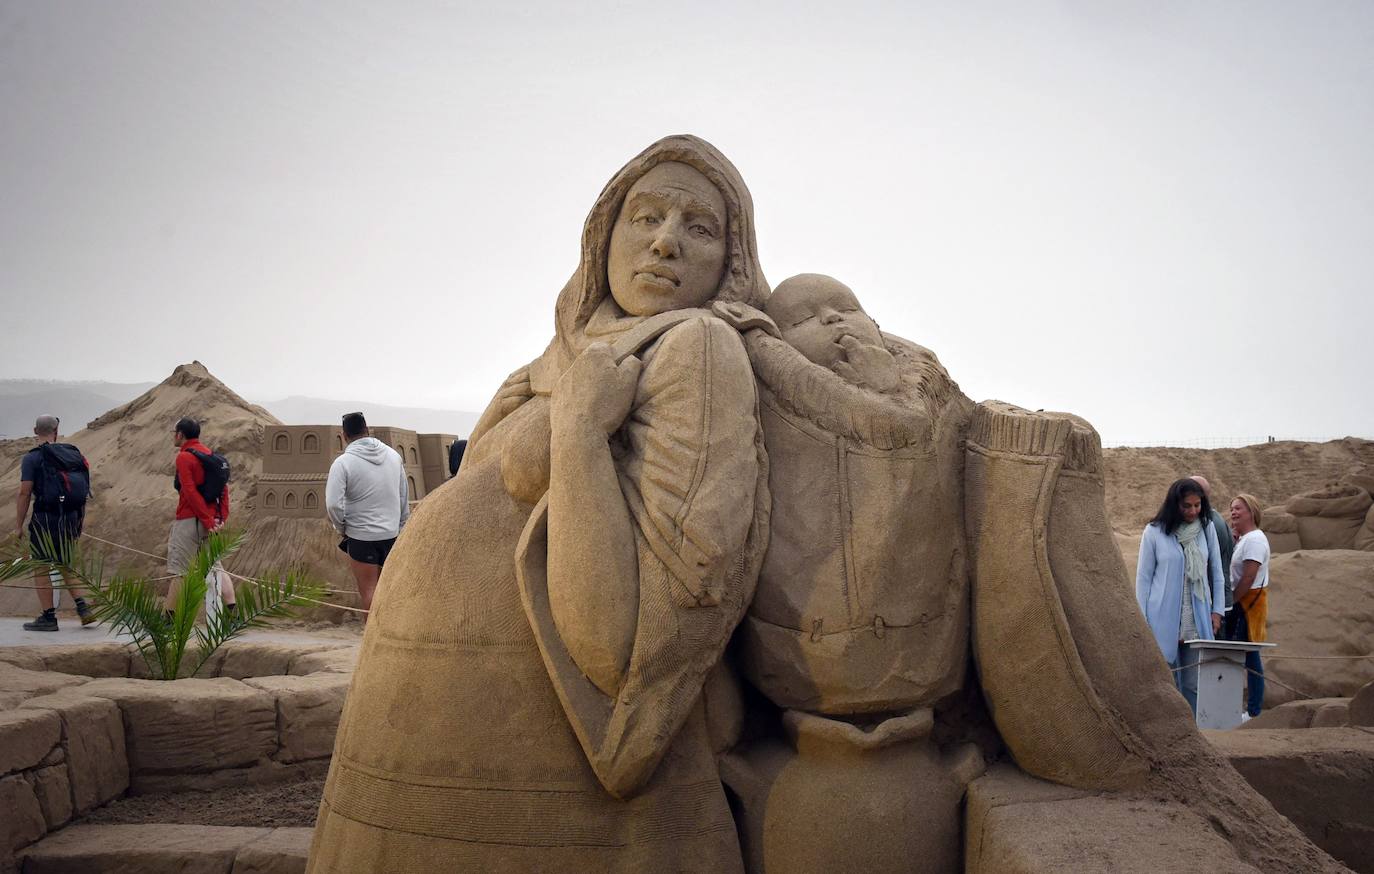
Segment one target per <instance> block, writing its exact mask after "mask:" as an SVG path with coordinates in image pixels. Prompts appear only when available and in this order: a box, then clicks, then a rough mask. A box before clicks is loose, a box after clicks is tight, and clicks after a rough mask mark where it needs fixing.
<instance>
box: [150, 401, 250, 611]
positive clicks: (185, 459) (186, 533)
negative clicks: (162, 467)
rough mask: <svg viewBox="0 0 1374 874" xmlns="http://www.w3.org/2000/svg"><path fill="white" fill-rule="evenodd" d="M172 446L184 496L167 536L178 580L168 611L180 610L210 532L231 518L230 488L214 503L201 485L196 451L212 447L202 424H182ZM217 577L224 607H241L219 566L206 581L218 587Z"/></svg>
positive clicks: (202, 473)
mask: <svg viewBox="0 0 1374 874" xmlns="http://www.w3.org/2000/svg"><path fill="white" fill-rule="evenodd" d="M172 443H174V444H175V445H176V447H177V458H176V470H177V472H176V479H175V481H174V482H175V485H176V487H177V492H178V493H179V495H180V497H179V498H178V499H177V512H176V518H175V519H174V520H173V521H172V531H171V534H169V535H168V537H167V573H169V574H175V575H176V576H177V577H178V579H175V580H172V583H171V585H170V586H168V587H167V600H166V602H165V605H164V606H165V608H166V610H167V611H168V612H171V611H173V610H175V609H176V603H177V593H178V591H179V590H180V589H181V579H180V578H181V577H184V576H185V574H186V569H187V568H188V567H189V566H190V564H191V559H192V558H194V557H195V555H196V553H197V552H199V551H200V547H201V545H202V544H203V543H204V542H205V538H206V537H208V536H209V535H210V532H211V531H216V530H218V529H219V527H220V526H221V525H223V524H224V522H225V520H226V519H228V518H229V486H227V485H226V486H225V487H224V491H223V492H221V493H220V495H219V497H218V498H217V499H216V500H215V501H214V502H213V503H212V502H210V501H207V500H206V499H205V497H204V496H203V495H201V493H200V486H202V485H204V483H205V465H204V464H202V463H201V460H200V459H199V458H197V457H196V456H195V455H194V454H193V452H192V450H194V451H195V452H203V453H205V454H206V455H209V454H210V447H208V446H206V445H205V444H204V443H201V442H200V423H199V422H197V421H196V420H195V419H190V418H183V419H181V420H180V421H178V422H177V424H176V429H175V430H174V431H173V432H172ZM217 574H218V575H221V576H220V577H219V581H220V582H221V586H220V597H221V598H222V599H223V600H224V608H225V609H226V610H230V611H232V610H233V609H234V608H235V607H236V606H237V604H236V602H235V599H234V584H233V582H232V581H230V580H229V579H228V578H227V576H226V575H224V572H223V570H221V569H220V567H219V565H218V564H217V565H215V567H214V568H213V569H212V570H211V574H210V578H209V579H208V580H206V582H207V583H208V584H209V585H210V586H211V587H214V585H215V584H216V575H217Z"/></svg>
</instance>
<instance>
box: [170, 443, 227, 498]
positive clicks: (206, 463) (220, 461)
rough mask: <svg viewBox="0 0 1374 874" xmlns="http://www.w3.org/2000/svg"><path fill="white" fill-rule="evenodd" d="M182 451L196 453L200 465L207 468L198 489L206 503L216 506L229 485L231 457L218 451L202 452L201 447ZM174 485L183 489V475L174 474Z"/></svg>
mask: <svg viewBox="0 0 1374 874" xmlns="http://www.w3.org/2000/svg"><path fill="white" fill-rule="evenodd" d="M182 451H183V452H189V453H191V454H192V455H194V456H195V457H196V458H197V459H199V460H200V466H201V467H203V468H205V480H204V481H203V482H202V483H201V484H200V485H198V486H196V491H198V492H200V496H201V497H202V498H204V499H205V503H207V504H209V505H210V506H211V507H213V506H215V505H216V504H218V503H219V499H220V498H221V497H223V496H224V490H225V489H226V488H228V486H229V459H227V458H225V457H224V456H223V455H220V454H219V453H218V452H201V451H200V450H199V449H183V450H182ZM172 487H173V488H175V489H176V490H177V491H181V477H180V476H179V475H177V474H173V475H172Z"/></svg>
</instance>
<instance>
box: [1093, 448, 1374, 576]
mask: <svg viewBox="0 0 1374 874" xmlns="http://www.w3.org/2000/svg"><path fill="white" fill-rule="evenodd" d="M1103 455H1104V456H1105V459H1106V465H1107V515H1108V517H1109V518H1110V519H1111V521H1112V527H1113V528H1115V529H1116V530H1117V531H1119V532H1121V533H1123V534H1132V535H1138V534H1140V531H1141V529H1142V528H1144V527H1145V523H1146V522H1148V521H1149V520H1150V517H1151V516H1153V515H1154V514H1155V511H1156V510H1158V509H1159V502H1160V501H1162V500H1163V499H1164V493H1165V492H1166V491H1167V490H1168V488H1169V484H1170V483H1171V482H1173V481H1174V480H1176V479H1178V478H1179V477H1184V476H1190V475H1192V474H1201V475H1203V476H1205V477H1207V479H1208V480H1210V481H1211V483H1212V489H1213V492H1214V494H1215V495H1216V497H1217V503H1218V504H1225V503H1229V501H1230V499H1231V497H1232V496H1234V495H1236V494H1238V493H1239V492H1249V493H1250V494H1252V495H1254V496H1255V497H1257V498H1259V499H1260V502H1261V503H1262V504H1263V505H1264V506H1265V507H1272V506H1274V505H1277V504H1282V503H1284V502H1285V501H1287V500H1288V499H1289V498H1290V497H1292V496H1293V495H1297V494H1300V493H1303V492H1309V491H1313V490H1315V489H1320V488H1322V487H1323V486H1325V485H1326V484H1328V483H1331V482H1335V481H1337V480H1340V479H1342V478H1344V477H1346V476H1347V475H1349V474H1351V473H1352V472H1355V471H1358V470H1359V469H1361V468H1366V467H1367V468H1374V441H1371V440H1361V439H1358V438H1355V437H1347V438H1345V439H1344V440H1332V441H1330V442H1327V443H1299V442H1295V441H1291V440H1284V441H1280V442H1277V443H1260V444H1257V445H1255V446H1243V447H1241V448H1239V449H1171V448H1167V447H1158V448H1155V447H1152V448H1145V449H1137V448H1117V449H1106V450H1103ZM1131 566H1132V567H1134V564H1132V565H1131Z"/></svg>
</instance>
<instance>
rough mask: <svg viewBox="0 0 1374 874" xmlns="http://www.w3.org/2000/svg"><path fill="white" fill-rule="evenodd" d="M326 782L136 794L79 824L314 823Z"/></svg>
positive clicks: (269, 824) (231, 824)
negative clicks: (213, 790)
mask: <svg viewBox="0 0 1374 874" xmlns="http://www.w3.org/2000/svg"><path fill="white" fill-rule="evenodd" d="M323 794H324V778H323V777H320V778H317V779H313V780H302V781H301V782H299V783H289V784H283V785H280V786H254V787H244V788H241V789H221V790H219V791H216V792H174V793H171V794H169V795H135V796H131V797H129V798H121V799H119V800H117V801H112V802H110V803H109V804H107V805H105V806H104V807H100V808H96V809H95V810H93V811H91V812H90V813H89V814H87V815H86V816H85V817H83V818H81V819H79V820H77V822H78V823H79V824H81V825H95V824H100V825H125V824H138V823H167V822H170V823H179V824H182V825H225V826H233V825H238V826H257V827H280V826H305V827H313V826H314V825H315V815H316V814H318V813H319V811H320V796H321V795H323Z"/></svg>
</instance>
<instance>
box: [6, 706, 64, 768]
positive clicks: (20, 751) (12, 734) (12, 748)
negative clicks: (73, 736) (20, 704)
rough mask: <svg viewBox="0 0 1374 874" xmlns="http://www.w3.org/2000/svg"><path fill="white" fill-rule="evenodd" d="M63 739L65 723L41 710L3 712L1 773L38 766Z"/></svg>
mask: <svg viewBox="0 0 1374 874" xmlns="http://www.w3.org/2000/svg"><path fill="white" fill-rule="evenodd" d="M61 740H62V721H61V720H60V719H58V718H57V716H56V715H55V714H52V713H44V712H42V711H40V710H6V711H0V774H8V773H9V772H11V771H22V770H24V769H26V768H33V767H37V766H38V765H39V764H40V763H41V762H42V761H43V759H44V758H45V757H46V756H47V755H48V753H50V752H52V749H53V747H56V746H57V745H58V743H59V742H60V741H61Z"/></svg>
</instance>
